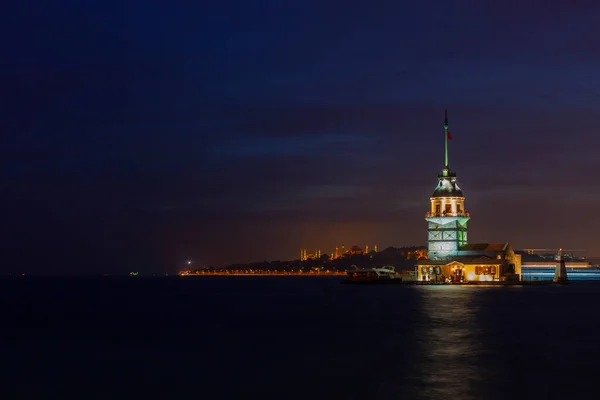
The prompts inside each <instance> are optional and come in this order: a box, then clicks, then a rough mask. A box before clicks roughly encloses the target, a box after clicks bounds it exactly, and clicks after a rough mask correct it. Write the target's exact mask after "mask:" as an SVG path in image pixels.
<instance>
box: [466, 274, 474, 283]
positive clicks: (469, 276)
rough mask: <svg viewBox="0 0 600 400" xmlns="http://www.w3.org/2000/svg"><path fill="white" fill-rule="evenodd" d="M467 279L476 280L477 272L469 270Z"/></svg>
mask: <svg viewBox="0 0 600 400" xmlns="http://www.w3.org/2000/svg"><path fill="white" fill-rule="evenodd" d="M467 279H468V280H470V281H472V280H474V279H475V274H474V273H473V272H469V273H468V274H467Z"/></svg>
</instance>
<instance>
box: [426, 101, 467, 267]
mask: <svg viewBox="0 0 600 400" xmlns="http://www.w3.org/2000/svg"><path fill="white" fill-rule="evenodd" d="M451 139H452V136H451V135H450V132H449V131H448V112H446V118H445V120H444V144H445V146H444V147H445V149H444V150H445V153H444V160H445V164H444V165H445V166H444V169H442V172H440V174H439V175H438V184H437V187H436V188H435V190H434V191H433V195H432V196H431V198H430V201H431V208H430V210H429V212H427V214H426V216H425V219H426V220H427V224H428V227H427V234H428V238H427V250H428V257H429V259H436V258H444V257H451V256H456V255H458V251H459V250H460V247H461V246H462V245H465V244H467V222H468V221H469V218H470V217H469V213H468V212H467V211H466V210H465V196H464V195H463V192H462V190H461V189H460V188H459V187H458V184H457V183H456V173H455V172H453V171H452V170H451V169H450V167H449V165H448V140H451Z"/></svg>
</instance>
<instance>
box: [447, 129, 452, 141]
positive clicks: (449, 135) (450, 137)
mask: <svg viewBox="0 0 600 400" xmlns="http://www.w3.org/2000/svg"><path fill="white" fill-rule="evenodd" d="M447 132H448V140H452V134H451V133H450V131H447Z"/></svg>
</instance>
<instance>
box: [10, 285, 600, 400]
mask: <svg viewBox="0 0 600 400" xmlns="http://www.w3.org/2000/svg"><path fill="white" fill-rule="evenodd" d="M340 281H341V279H340V278H339V277H184V278H180V277H173V278H123V279H119V278H101V279H91V278H88V279H85V278H78V279H36V278H24V279H21V278H20V279H5V280H0V299H1V300H2V301H1V303H0V304H1V315H2V320H1V321H2V325H0V335H1V336H0V337H1V339H0V343H1V346H2V347H1V349H0V350H1V352H2V353H1V355H0V360H1V361H0V362H1V364H0V365H2V368H1V370H0V372H1V377H0V381H1V383H2V386H1V387H0V398H1V399H64V398H67V397H68V398H81V399H144V398H146V399H149V398H164V399H199V398H207V399H237V398H243V399H266V398H274V399H509V398H510V399H552V398H556V399H558V398H576V399H586V398H590V399H596V398H600V388H599V386H600V368H599V366H600V341H599V340H600V339H599V338H600V282H577V283H574V284H571V285H569V286H563V287H561V286H540V287H505V288H502V287H487V288H485V287H458V286H452V287H449V286H355V285H340Z"/></svg>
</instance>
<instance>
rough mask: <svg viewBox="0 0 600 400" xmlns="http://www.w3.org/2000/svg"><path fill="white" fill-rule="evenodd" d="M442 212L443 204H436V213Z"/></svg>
mask: <svg viewBox="0 0 600 400" xmlns="http://www.w3.org/2000/svg"><path fill="white" fill-rule="evenodd" d="M440 212H442V205H441V204H436V205H435V213H436V214H439V213H440Z"/></svg>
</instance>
